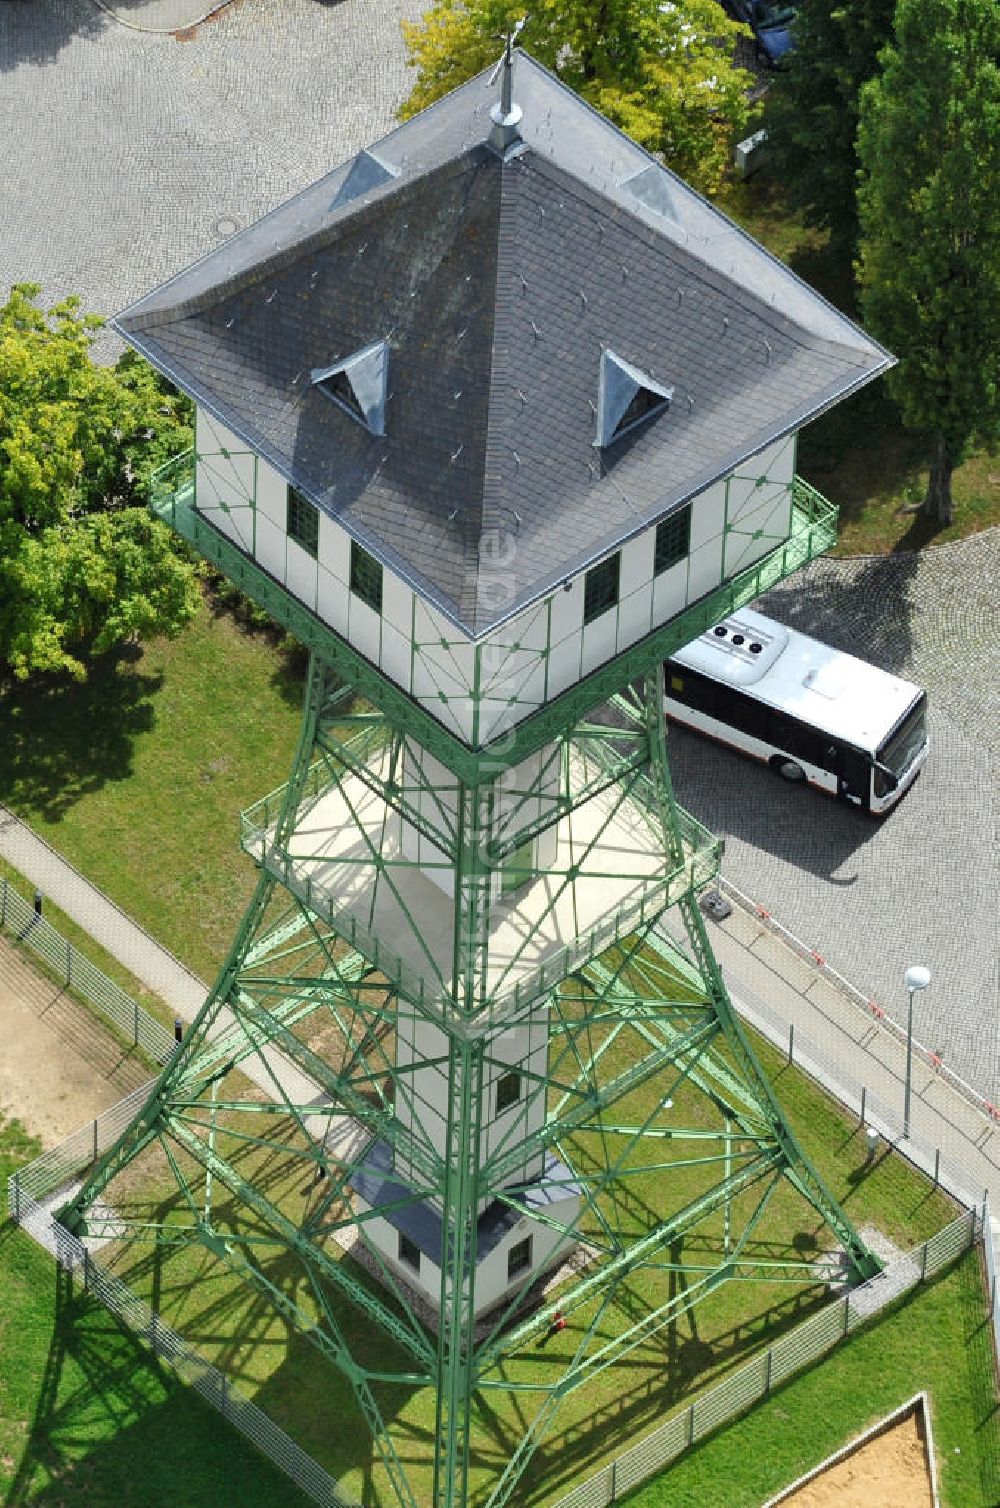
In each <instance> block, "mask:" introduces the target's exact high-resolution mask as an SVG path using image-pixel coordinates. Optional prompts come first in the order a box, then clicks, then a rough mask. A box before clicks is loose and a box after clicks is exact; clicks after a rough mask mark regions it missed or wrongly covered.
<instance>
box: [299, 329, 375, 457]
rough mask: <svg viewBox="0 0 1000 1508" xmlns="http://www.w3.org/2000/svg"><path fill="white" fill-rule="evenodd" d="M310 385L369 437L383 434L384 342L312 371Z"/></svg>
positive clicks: (366, 347)
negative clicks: (361, 428) (360, 427)
mask: <svg viewBox="0 0 1000 1508" xmlns="http://www.w3.org/2000/svg"><path fill="white" fill-rule="evenodd" d="M311 377H312V385H313V387H314V388H315V389H316V391H317V392H320V393H322V394H323V396H324V397H325V398H329V399H330V400H331V402H333V403H335V404H336V405H337V407H338V408H340V409H343V411H344V413H345V414H347V415H349V417H350V418H352V419H353V420H354V421H355V423H356V424H360V425H361V426H362V427H363V428H364V429H367V431H368V433H369V434H372V435H384V434H385V401H386V392H387V384H388V380H389V347H388V343H387V342H386V341H384V340H379V341H376V343H375V344H374V345H371V346H365V347H364V349H363V350H361V351H355V352H354V354H353V355H352V356H348V357H347V358H346V359H345V360H344V361H338V362H335V363H334V365H333V366H329V367H314V368H313V371H312V373H311Z"/></svg>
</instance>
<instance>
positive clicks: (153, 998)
mask: <svg viewBox="0 0 1000 1508" xmlns="http://www.w3.org/2000/svg"><path fill="white" fill-rule="evenodd" d="M0 880H8V881H9V882H10V885H11V887H12V889H14V890H16V891H17V892H18V894H19V895H20V896H21V898H22V899H23V900H26V901H29V902H30V901H31V899H32V896H33V895H34V887H33V886H32V884H31V882H30V881H29V880H27V879H25V877H24V875H23V874H21V873H20V872H19V871H18V870H16V869H15V868H14V866H13V865H12V864H8V863H7V861H6V860H5V859H0ZM43 915H44V917H45V920H46V921H47V922H49V923H50V924H51V926H53V927H54V928H55V930H56V931H57V932H58V933H60V934H61V936H62V937H64V938H65V939H66V940H67V942H70V943H72V944H73V947H74V948H76V949H77V950H78V952H80V953H82V954H83V955H84V957H86V958H88V959H89V960H90V962H91V963H92V964H94V965H95V967H96V968H98V969H100V970H101V972H102V974H105V975H107V977H108V978H109V979H110V980H112V981H113V982H114V983H115V984H116V985H118V987H119V989H122V990H124V991H125V993H126V995H129V996H131V998H132V999H133V1000H138V1001H139V1003H140V1005H142V1006H144V1007H145V1009H146V1010H147V1011H149V1013H150V1015H151V1016H155V1017H156V1018H157V1020H158V1021H162V1022H163V1024H164V1026H172V1025H173V1021H174V1013H173V1011H172V1010H171V1009H170V1007H169V1006H168V1005H167V1004H166V1002H165V1001H163V1000H161V999H160V997H159V995H157V994H156V993H155V992H154V991H153V990H151V989H148V988H147V986H146V985H144V984H143V982H142V980H141V979H137V978H136V977H135V975H134V974H133V973H131V972H130V971H129V970H128V969H126V968H125V967H124V965H123V964H120V963H119V962H118V960H117V958H113V957H112V955H111V954H110V953H107V952H105V950H104V949H103V948H102V947H101V946H100V944H99V943H96V942H95V941H94V939H93V938H92V937H91V935H90V933H89V932H84V930H83V928H82V927H78V926H77V924H76V922H74V921H72V920H71V919H70V917H68V916H67V915H66V913H65V912H64V911H60V909H59V907H58V906H57V905H56V904H55V902H54V901H51V900H49V899H48V897H46V898H45V902H44V908H43ZM8 940H13V939H11V938H10V934H8ZM22 951H23V952H24V955H25V957H26V958H28V959H30V960H31V966H32V968H33V969H39V970H41V971H42V972H43V973H50V972H51V971H50V970H49V969H48V968H47V966H46V964H45V963H44V961H43V960H42V959H41V958H39V956H38V955H37V954H36V953H35V952H34V951H33V950H32V949H31V948H29V947H26V946H23V945H22ZM64 977H65V976H60V983H61V982H62V978H64ZM78 998H79V999H81V1000H82V1001H83V1004H84V1005H87V1007H88V1009H93V1007H91V1006H90V1005H89V1003H88V1002H87V1000H86V999H85V998H84V997H83V996H82V995H81V996H79V997H78ZM97 1014H98V1017H99V1019H100V1020H101V1021H102V1022H104V1024H105V1025H107V1022H106V1020H105V1017H104V1016H103V1015H101V1013H100V1012H98V1013H97Z"/></svg>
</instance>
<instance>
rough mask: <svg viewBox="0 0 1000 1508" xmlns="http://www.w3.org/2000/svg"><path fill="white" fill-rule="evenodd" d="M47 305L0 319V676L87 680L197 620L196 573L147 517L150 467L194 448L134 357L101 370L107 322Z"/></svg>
mask: <svg viewBox="0 0 1000 1508" xmlns="http://www.w3.org/2000/svg"><path fill="white" fill-rule="evenodd" d="M38 293H39V289H38V287H37V286H36V285H34V284H31V283H22V284H19V285H18V286H16V287H15V288H13V289H12V290H11V293H10V297H9V299H8V301H7V303H6V304H5V305H3V306H2V307H0V664H6V665H7V666H8V667H9V668H11V669H12V670H13V671H14V673H15V674H16V675H17V676H20V677H26V676H28V675H30V674H32V673H33V672H35V671H68V672H69V673H70V674H72V675H74V676H77V677H79V678H81V679H82V678H83V677H84V676H85V674H86V671H85V666H84V658H83V657H84V656H85V655H86V654H87V653H100V652H102V651H104V650H107V649H110V648H111V647H112V646H113V645H115V644H119V643H121V642H123V641H124V640H126V639H130V638H148V637H150V636H151V635H153V634H157V633H174V632H176V631H177V630H178V629H179V628H181V627H182V625H183V624H184V623H186V622H188V621H189V619H190V618H191V616H192V615H193V613H194V611H195V609H196V606H197V589H196V581H195V570H194V567H193V566H192V565H191V564H190V562H189V561H188V560H187V559H186V558H184V557H183V555H182V554H181V553H179V552H178V550H177V549H176V548H175V546H174V544H173V540H172V536H171V534H170V532H169V530H167V529H166V528H165V527H164V526H163V525H162V524H160V523H158V522H156V521H155V520H154V519H153V518H152V517H151V515H150V514H149V513H148V512H147V511H146V508H145V506H144V503H145V490H146V480H147V478H148V475H149V471H150V468H151V467H152V466H155V465H156V464H157V463H158V462H159V461H161V460H165V459H167V457H168V456H169V455H170V454H172V453H174V452H175V451H178V450H182V449H183V448H184V447H185V445H189V444H190V443H191V428H190V405H189V404H188V401H187V400H186V399H184V398H182V397H181V396H180V395H179V394H177V393H176V392H175V391H174V390H173V389H172V388H170V387H169V386H168V385H167V384H166V383H164V382H163V381H162V380H161V379H160V378H159V377H157V375H156V374H155V373H154V372H153V370H152V368H151V367H150V366H149V365H148V364H147V363H146V362H144V361H142V360H141V359H140V358H138V357H137V356H135V355H134V354H132V353H130V354H129V355H127V356H123V357H122V358H121V360H120V361H119V362H118V364H117V365H116V366H114V367H111V366H99V365H97V364H96V363H95V362H93V361H92V360H91V356H90V348H91V345H92V343H93V340H94V332H95V331H96V330H97V329H98V328H99V327H100V325H101V321H100V320H99V319H98V318H96V317H95V316H93V315H85V314H82V313H81V312H80V308H79V302H78V300H76V299H73V298H70V299H66V300H64V301H63V302H62V303H60V304H57V305H55V306H54V307H53V308H52V309H50V310H49V311H48V312H47V313H46V312H43V311H42V310H40V309H39V308H38V307H37V306H36V304H35V299H36V298H37V296H38Z"/></svg>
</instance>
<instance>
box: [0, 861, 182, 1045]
mask: <svg viewBox="0 0 1000 1508" xmlns="http://www.w3.org/2000/svg"><path fill="white" fill-rule="evenodd" d="M0 931H3V932H6V933H8V935H9V936H11V937H13V938H14V939H15V940H16V941H17V942H19V943H20V944H21V945H22V946H23V947H25V948H29V949H30V950H31V952H32V953H34V954H36V955H37V957H39V958H40V959H42V961H43V962H44V963H45V964H46V965H47V967H48V968H49V969H50V970H51V971H52V973H53V974H55V976H56V978H57V979H60V980H62V982H63V984H64V985H65V986H66V988H67V989H70V990H72V991H73V992H74V994H77V995H80V996H82V998H83V999H84V1000H85V1001H86V1002H87V1003H88V1005H91V1006H93V1008H94V1009H95V1010H96V1011H97V1012H99V1014H100V1015H102V1016H103V1017H104V1018H105V1020H106V1021H110V1022H111V1023H112V1025H113V1026H115V1027H116V1029H117V1030H118V1031H119V1032H120V1033H121V1035H122V1036H123V1037H124V1038H125V1039H126V1040H127V1041H129V1042H131V1043H132V1045H133V1046H134V1047H141V1048H142V1050H143V1052H144V1053H146V1054H147V1055H148V1057H150V1058H151V1059H152V1061H153V1062H154V1063H165V1062H166V1061H167V1059H168V1058H169V1056H170V1054H171V1053H172V1052H173V1050H174V1039H173V1036H172V1034H171V1033H170V1032H169V1031H168V1030H167V1028H166V1027H165V1026H162V1025H161V1024H160V1022H159V1021H157V1020H156V1019H155V1018H154V1017H153V1016H151V1015H150V1014H149V1012H148V1011H147V1010H144V1009H143V1007H142V1006H141V1005H140V1004H139V1003H138V1001H136V1000H133V999H132V997H131V996H130V995H127V994H126V993H125V991H124V990H123V989H120V988H119V986H118V985H117V984H115V983H114V981H113V980H111V979H109V978H108V976H107V975H106V974H102V973H101V970H100V969H99V968H98V967H97V965H96V964H93V963H91V961H90V959H89V958H87V956H86V955H85V954H83V953H81V952H80V950H79V948H76V947H74V945H73V944H72V943H71V942H70V941H69V940H68V939H67V938H65V937H63V935H62V933H60V932H57V931H56V929H55V927H53V926H52V925H51V923H50V922H47V921H46V920H45V918H44V917H43V916H40V915H39V914H38V912H37V911H36V909H35V907H34V906H33V905H32V903H31V902H30V901H27V900H25V898H24V896H23V895H21V893H20V892H19V891H18V890H15V888H14V886H13V885H12V884H11V883H10V881H9V880H6V879H5V880H2V881H0Z"/></svg>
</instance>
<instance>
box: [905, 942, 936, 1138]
mask: <svg viewBox="0 0 1000 1508" xmlns="http://www.w3.org/2000/svg"><path fill="white" fill-rule="evenodd" d="M930 982H931V971H930V969H925V968H924V966H923V964H920V963H914V964H911V965H910V967H909V968H908V969H907V971H906V993H907V1010H906V1093H905V1095H904V1097H903V1140H904V1141H908V1140H909V1136H910V1073H911V1069H912V1066H913V997H914V995H915V994H916V993H917V991H918V990H926V988H927V986H928V985H929V984H930Z"/></svg>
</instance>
